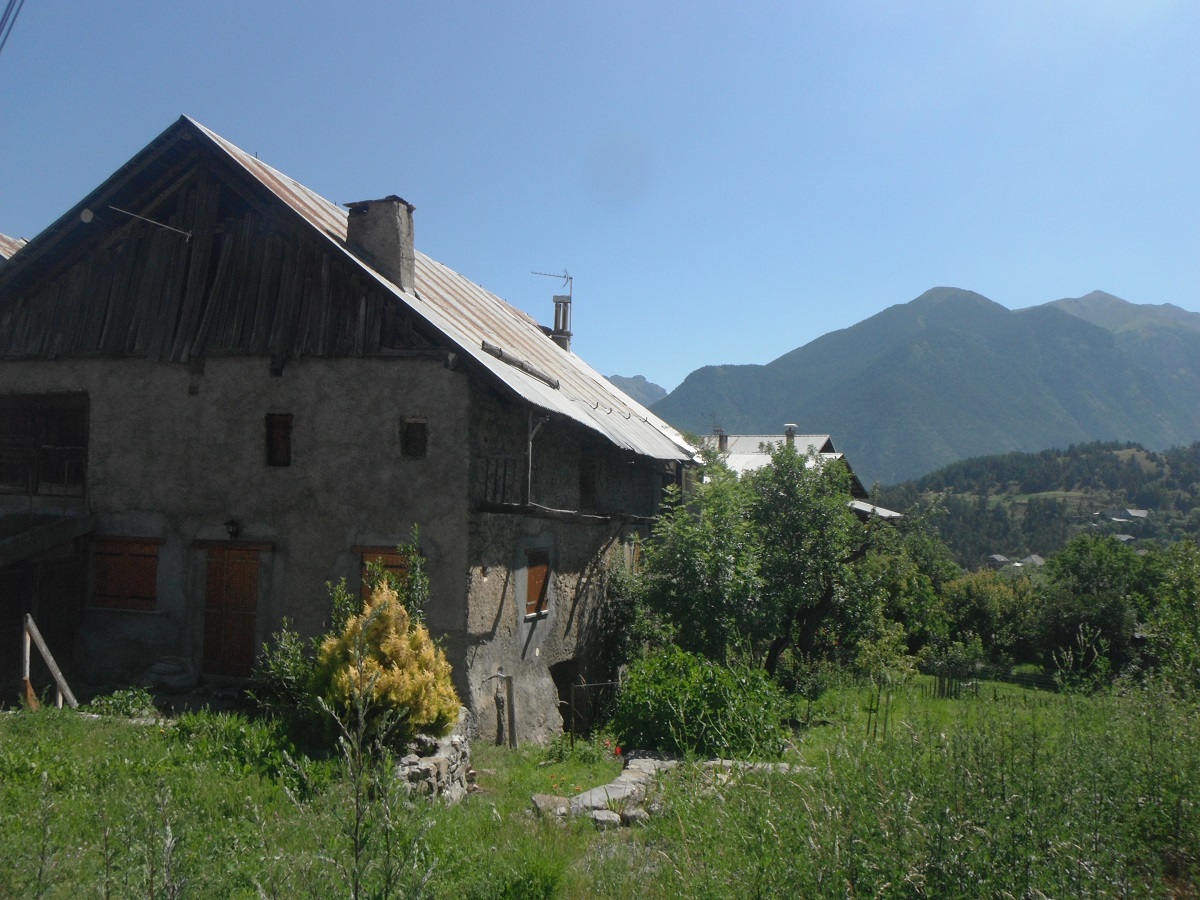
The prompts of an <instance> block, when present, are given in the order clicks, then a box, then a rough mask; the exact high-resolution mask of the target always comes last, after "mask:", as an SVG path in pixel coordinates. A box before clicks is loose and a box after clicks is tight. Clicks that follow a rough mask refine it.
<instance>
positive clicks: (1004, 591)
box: [942, 569, 1037, 663]
mask: <svg viewBox="0 0 1200 900" xmlns="http://www.w3.org/2000/svg"><path fill="white" fill-rule="evenodd" d="M942 600H943V604H944V609H945V612H946V615H947V616H948V617H949V620H950V628H949V633H950V634H952V635H954V636H955V637H957V639H958V640H960V641H962V640H968V639H969V637H971V636H973V637H976V638H978V639H979V642H980V646H981V649H982V652H983V654H984V657H985V658H986V659H987V661H988V662H991V663H1004V662H1030V661H1032V660H1033V659H1034V656H1035V645H1036V639H1037V606H1036V602H1037V601H1036V597H1035V595H1034V593H1033V591H1032V589H1031V587H1030V584H1029V581H1028V579H1025V578H1013V577H1011V576H1008V575H1007V574H1004V573H1000V572H995V571H993V570H991V569H981V570H979V571H977V572H967V573H964V574H963V575H961V576H959V577H958V578H956V579H955V580H954V581H952V582H950V583H949V584H947V585H946V587H945V588H944V590H943V592H942Z"/></svg>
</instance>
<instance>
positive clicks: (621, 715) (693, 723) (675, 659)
mask: <svg viewBox="0 0 1200 900" xmlns="http://www.w3.org/2000/svg"><path fill="white" fill-rule="evenodd" d="M784 708H785V704H784V700H783V696H782V694H781V693H780V691H779V689H778V688H777V687H776V686H775V684H774V683H773V682H772V681H771V679H770V677H769V676H768V675H767V673H766V672H764V671H763V670H761V669H756V668H751V667H749V666H746V665H743V664H738V663H735V664H733V665H730V666H722V665H718V664H716V663H712V662H708V661H706V660H703V659H701V658H700V657H697V656H694V655H692V654H690V653H686V652H684V651H683V650H680V649H679V648H678V647H667V648H664V649H662V650H658V651H654V652H652V653H650V654H648V655H647V656H646V657H644V658H643V659H642V660H640V661H639V662H637V663H636V664H635V665H634V666H633V667H632V668H631V669H630V671H629V678H628V680H627V681H626V682H625V684H624V685H622V687H621V690H620V693H619V694H618V695H617V712H616V718H615V720H614V722H613V728H614V731H615V732H616V734H617V735H618V736H619V738H620V740H621V743H622V745H624V746H626V747H637V748H639V749H643V750H659V751H663V752H666V753H679V754H696V755H699V756H778V755H780V753H782V751H783V746H784V730H783V725H782V720H783V714H784Z"/></svg>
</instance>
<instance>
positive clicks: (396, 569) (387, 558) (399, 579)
mask: <svg viewBox="0 0 1200 900" xmlns="http://www.w3.org/2000/svg"><path fill="white" fill-rule="evenodd" d="M354 549H355V550H356V551H357V552H358V553H361V554H362V584H361V587H360V589H359V590H360V596H361V597H362V598H363V599H364V600H365V599H366V598H367V597H369V596H370V595H371V586H370V584H368V583H367V564H368V563H373V562H377V563H379V564H380V565H381V566H383V570H384V571H385V572H387V573H388V574H389V575H391V576H392V578H394V579H395V580H396V584H400V585H402V584H404V581H405V579H406V578H408V565H407V563H406V562H405V560H404V557H403V556H401V555H400V554H399V553H397V552H396V551H395V550H388V549H385V548H381V547H355V548H354Z"/></svg>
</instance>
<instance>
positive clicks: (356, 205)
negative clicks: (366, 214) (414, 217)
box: [345, 194, 416, 212]
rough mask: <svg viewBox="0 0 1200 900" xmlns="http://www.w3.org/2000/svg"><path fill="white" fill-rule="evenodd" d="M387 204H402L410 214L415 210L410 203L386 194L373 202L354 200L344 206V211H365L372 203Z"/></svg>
mask: <svg viewBox="0 0 1200 900" xmlns="http://www.w3.org/2000/svg"><path fill="white" fill-rule="evenodd" d="M388 202H391V203H403V204H404V205H405V206H407V207H408V211H409V212H412V211H413V210H415V209H416V207H415V206H413V205H412V204H411V203H409V202H408V201H407V200H405V199H404V198H403V197H398V196H396V195H395V194H388V195H387V196H386V197H377V198H376V199H374V200H355V201H354V202H353V203H347V204H345V206H346V209H349V210H353V211H359V210H363V209H366V208H367V207H368V206H370V205H371V204H372V203H388Z"/></svg>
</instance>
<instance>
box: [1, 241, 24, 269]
mask: <svg viewBox="0 0 1200 900" xmlns="http://www.w3.org/2000/svg"><path fill="white" fill-rule="evenodd" d="M26 243H27V242H26V240H25V238H14V237H9V236H8V235H7V234H0V263H3V262H4V261H5V260H7V259H11V258H12V255H13V254H14V253H16V252H17V251H18V250H20V249H21V248H22V247H24V246H25V244H26Z"/></svg>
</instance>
